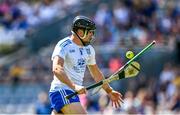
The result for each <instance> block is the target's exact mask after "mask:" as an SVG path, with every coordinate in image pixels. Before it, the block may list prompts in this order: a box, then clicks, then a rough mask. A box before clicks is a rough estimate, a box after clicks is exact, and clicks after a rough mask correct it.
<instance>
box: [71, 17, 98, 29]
mask: <svg viewBox="0 0 180 115" xmlns="http://www.w3.org/2000/svg"><path fill="white" fill-rule="evenodd" d="M77 29H85V30H95V29H96V25H95V23H94V22H93V21H92V20H91V19H89V18H88V17H85V16H76V17H75V18H74V20H73V24H72V31H74V32H75V31H76V30H77Z"/></svg>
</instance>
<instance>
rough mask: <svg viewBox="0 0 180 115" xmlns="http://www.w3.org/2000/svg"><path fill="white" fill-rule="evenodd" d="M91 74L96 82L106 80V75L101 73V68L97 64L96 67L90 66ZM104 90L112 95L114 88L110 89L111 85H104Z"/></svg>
mask: <svg viewBox="0 0 180 115" xmlns="http://www.w3.org/2000/svg"><path fill="white" fill-rule="evenodd" d="M88 68H89V70H90V73H91V75H92V77H93V79H94V80H95V81H96V82H99V81H101V80H103V79H104V75H103V74H102V72H101V71H100V69H99V67H98V66H97V64H95V65H89V66H88ZM102 87H103V89H104V90H105V91H106V92H107V93H110V92H111V91H112V88H111V87H110V85H109V84H108V83H105V84H103V86H102Z"/></svg>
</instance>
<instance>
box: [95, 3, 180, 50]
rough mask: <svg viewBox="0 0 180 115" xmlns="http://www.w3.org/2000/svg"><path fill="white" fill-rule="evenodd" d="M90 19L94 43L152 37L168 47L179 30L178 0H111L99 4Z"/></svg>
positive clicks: (137, 41)
mask: <svg viewBox="0 0 180 115" xmlns="http://www.w3.org/2000/svg"><path fill="white" fill-rule="evenodd" d="M94 20H95V22H96V24H97V26H98V29H97V30H98V31H99V32H98V33H97V34H98V35H97V36H98V39H97V41H98V42H96V43H99V44H101V43H103V44H104V43H109V44H112V45H116V44H120V45H123V43H124V42H125V43H127V42H128V43H127V44H130V45H133V44H136V45H137V44H140V45H143V44H145V43H147V41H152V40H156V41H157V42H158V43H162V44H165V45H170V46H171V48H172V47H173V45H174V44H173V43H175V42H176V40H177V38H178V37H179V32H180V7H179V1H178V0H121V1H118V0H115V1H114V2H112V7H109V5H108V4H104V3H102V4H100V5H99V7H98V10H97V12H96V14H95V15H94Z"/></svg>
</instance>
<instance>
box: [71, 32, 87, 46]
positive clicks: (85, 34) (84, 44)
mask: <svg viewBox="0 0 180 115" xmlns="http://www.w3.org/2000/svg"><path fill="white" fill-rule="evenodd" d="M71 32H72V33H73V34H75V35H76V36H77V37H78V38H79V40H80V41H81V43H82V44H83V46H87V45H89V44H90V42H89V43H84V42H83V40H82V39H84V38H86V36H87V30H85V33H84V36H83V37H82V38H81V37H80V36H79V35H78V34H77V33H76V32H74V31H71Z"/></svg>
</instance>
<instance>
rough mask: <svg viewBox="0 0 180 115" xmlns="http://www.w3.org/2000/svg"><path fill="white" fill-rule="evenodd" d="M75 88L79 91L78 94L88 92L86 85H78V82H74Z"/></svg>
mask: <svg viewBox="0 0 180 115" xmlns="http://www.w3.org/2000/svg"><path fill="white" fill-rule="evenodd" d="M74 90H75V91H76V92H78V94H85V93H87V90H86V88H85V87H84V86H80V85H77V84H74Z"/></svg>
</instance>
